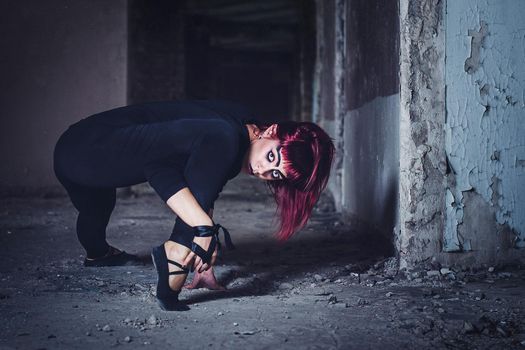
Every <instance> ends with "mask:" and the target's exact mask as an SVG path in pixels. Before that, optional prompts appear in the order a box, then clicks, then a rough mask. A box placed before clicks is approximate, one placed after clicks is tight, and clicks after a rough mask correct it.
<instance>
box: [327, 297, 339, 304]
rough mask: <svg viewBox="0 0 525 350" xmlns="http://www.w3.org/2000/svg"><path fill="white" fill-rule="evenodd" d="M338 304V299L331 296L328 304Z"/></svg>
mask: <svg viewBox="0 0 525 350" xmlns="http://www.w3.org/2000/svg"><path fill="white" fill-rule="evenodd" d="M336 303H337V297H336V296H335V295H331V296H330V298H328V304H332V305H333V304H336Z"/></svg>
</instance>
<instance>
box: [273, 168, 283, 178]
mask: <svg viewBox="0 0 525 350" xmlns="http://www.w3.org/2000/svg"><path fill="white" fill-rule="evenodd" d="M272 177H273V178H274V179H280V178H281V177H280V175H279V172H278V171H277V170H274V171H272Z"/></svg>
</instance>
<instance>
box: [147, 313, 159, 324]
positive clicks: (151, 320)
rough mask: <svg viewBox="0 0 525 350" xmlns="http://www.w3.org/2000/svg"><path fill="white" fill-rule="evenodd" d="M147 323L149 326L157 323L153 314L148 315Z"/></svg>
mask: <svg viewBox="0 0 525 350" xmlns="http://www.w3.org/2000/svg"><path fill="white" fill-rule="evenodd" d="M147 323H148V324H149V325H151V326H155V325H156V324H157V317H155V315H151V316H150V317H148V320H147Z"/></svg>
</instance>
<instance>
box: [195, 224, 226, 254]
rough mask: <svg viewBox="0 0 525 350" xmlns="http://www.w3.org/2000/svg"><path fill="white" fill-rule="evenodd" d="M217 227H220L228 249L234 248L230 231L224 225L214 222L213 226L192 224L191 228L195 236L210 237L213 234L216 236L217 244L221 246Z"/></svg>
mask: <svg viewBox="0 0 525 350" xmlns="http://www.w3.org/2000/svg"><path fill="white" fill-rule="evenodd" d="M219 229H222V233H223V235H224V242H225V243H226V247H227V248H228V249H235V246H234V245H233V241H232V239H231V236H230V232H229V231H228V230H227V229H226V228H225V227H224V226H221V225H219V224H215V225H213V226H194V227H193V230H194V232H195V237H211V236H215V237H216V238H217V244H218V245H219V248H220V247H221V241H220V239H219Z"/></svg>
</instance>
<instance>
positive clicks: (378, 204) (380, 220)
mask: <svg viewBox="0 0 525 350" xmlns="http://www.w3.org/2000/svg"><path fill="white" fill-rule="evenodd" d="M344 126H345V127H344V158H343V181H342V187H343V189H342V193H343V196H342V208H343V211H344V212H346V213H350V214H351V215H353V216H356V217H357V218H360V219H361V220H363V221H365V222H367V223H368V224H371V225H372V226H373V227H375V228H377V229H379V230H380V231H381V232H386V233H391V232H393V229H394V226H396V224H397V220H398V218H397V211H395V212H394V211H392V208H397V207H398V197H399V196H398V191H399V188H398V183H399V94H394V95H390V96H387V97H376V98H375V99H373V100H372V101H370V102H367V103H366V104H364V105H363V106H361V107H359V108H357V109H354V110H350V111H348V112H347V114H346V116H345V120H344Z"/></svg>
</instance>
